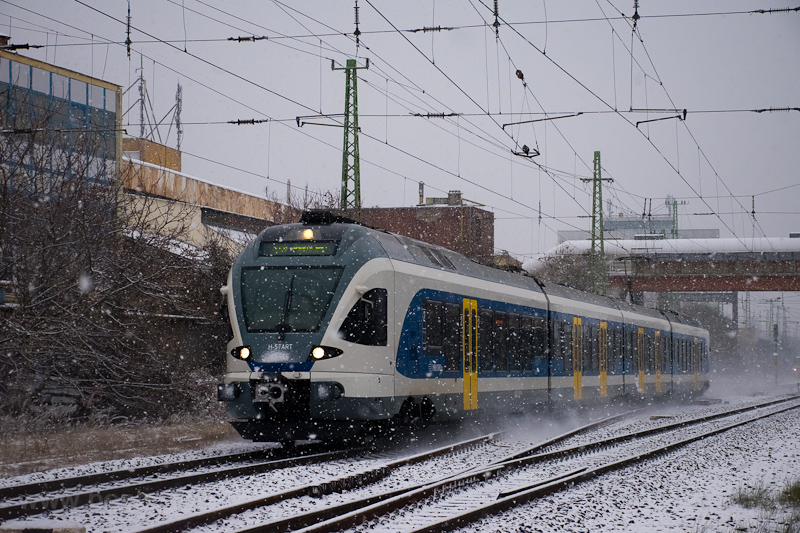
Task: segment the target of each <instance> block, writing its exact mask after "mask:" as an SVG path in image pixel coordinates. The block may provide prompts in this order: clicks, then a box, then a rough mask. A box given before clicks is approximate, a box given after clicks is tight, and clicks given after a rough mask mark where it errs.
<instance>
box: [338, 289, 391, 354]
mask: <svg viewBox="0 0 800 533" xmlns="http://www.w3.org/2000/svg"><path fill="white" fill-rule="evenodd" d="M387 295H388V293H387V291H386V289H372V290H369V291H367V292H366V293H364V295H363V296H362V297H361V298H360V299H359V300H358V301H357V302H356V303H355V305H354V306H353V307H352V308H351V309H350V312H349V313H347V317H345V319H344V322H343V323H342V327H341V329H340V330H339V333H340V334H341V335H342V338H343V339H344V340H346V341H348V342H354V343H356V344H363V345H365V346H386V338H387V327H386V313H387V300H388V296H387Z"/></svg>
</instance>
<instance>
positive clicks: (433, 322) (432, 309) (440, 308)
mask: <svg viewBox="0 0 800 533" xmlns="http://www.w3.org/2000/svg"><path fill="white" fill-rule="evenodd" d="M422 322H423V339H422V343H423V352H424V353H426V354H428V355H441V354H442V353H443V347H442V346H443V342H442V325H443V322H444V303H443V302H436V301H434V300H425V304H424V310H423V317H422Z"/></svg>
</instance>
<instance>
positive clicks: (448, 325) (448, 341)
mask: <svg viewBox="0 0 800 533" xmlns="http://www.w3.org/2000/svg"><path fill="white" fill-rule="evenodd" d="M442 341H443V343H444V369H445V370H446V371H460V370H461V368H462V357H463V354H462V346H461V305H459V304H444V331H443V332H442Z"/></svg>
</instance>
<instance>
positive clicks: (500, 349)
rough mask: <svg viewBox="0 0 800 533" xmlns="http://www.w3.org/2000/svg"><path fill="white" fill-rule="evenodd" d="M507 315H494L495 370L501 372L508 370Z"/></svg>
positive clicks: (497, 313) (496, 313)
mask: <svg viewBox="0 0 800 533" xmlns="http://www.w3.org/2000/svg"><path fill="white" fill-rule="evenodd" d="M506 320H507V317H506V314H505V313H499V312H495V314H494V369H495V370H497V371H500V372H505V371H506V370H508V361H507V360H506V356H507V352H506V334H507V324H506Z"/></svg>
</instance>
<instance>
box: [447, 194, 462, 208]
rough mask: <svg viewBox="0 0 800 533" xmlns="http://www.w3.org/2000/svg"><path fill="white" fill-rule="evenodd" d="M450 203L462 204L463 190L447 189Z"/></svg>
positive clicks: (448, 202)
mask: <svg viewBox="0 0 800 533" xmlns="http://www.w3.org/2000/svg"><path fill="white" fill-rule="evenodd" d="M447 204H448V205H461V191H447Z"/></svg>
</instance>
